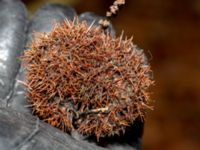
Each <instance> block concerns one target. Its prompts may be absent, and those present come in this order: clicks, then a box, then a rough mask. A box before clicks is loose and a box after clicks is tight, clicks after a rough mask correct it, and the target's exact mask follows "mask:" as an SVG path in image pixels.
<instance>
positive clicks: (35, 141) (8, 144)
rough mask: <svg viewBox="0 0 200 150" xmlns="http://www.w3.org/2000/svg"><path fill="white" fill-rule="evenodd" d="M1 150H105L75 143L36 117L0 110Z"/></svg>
mask: <svg viewBox="0 0 200 150" xmlns="http://www.w3.org/2000/svg"><path fill="white" fill-rule="evenodd" d="M0 118H1V119H0V127H1V130H0V146H1V150H18V149H24V150H25V149H26V150H47V149H48V150H106V149H104V148H101V147H97V146H95V145H94V144H90V143H87V142H83V141H76V140H74V139H73V138H72V137H71V136H69V135H68V134H65V133H63V132H62V131H60V130H59V129H56V128H54V127H52V126H50V125H48V124H46V123H44V122H42V121H40V120H39V119H36V117H34V116H32V115H30V114H27V113H22V112H17V111H14V110H9V109H8V108H0Z"/></svg>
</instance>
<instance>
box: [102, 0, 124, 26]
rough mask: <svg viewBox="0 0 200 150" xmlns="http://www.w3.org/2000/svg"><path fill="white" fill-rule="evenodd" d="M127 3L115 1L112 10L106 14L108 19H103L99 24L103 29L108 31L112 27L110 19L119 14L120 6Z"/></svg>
mask: <svg viewBox="0 0 200 150" xmlns="http://www.w3.org/2000/svg"><path fill="white" fill-rule="evenodd" d="M125 3H126V2H125V0H115V1H114V3H113V4H112V5H111V6H110V10H109V11H107V12H106V17H107V18H106V19H101V20H100V21H99V24H100V25H101V26H102V28H103V29H106V28H107V27H108V26H109V25H110V21H109V20H110V19H111V18H112V17H113V16H114V15H116V14H117V12H118V11H119V8H120V6H122V5H124V4H125Z"/></svg>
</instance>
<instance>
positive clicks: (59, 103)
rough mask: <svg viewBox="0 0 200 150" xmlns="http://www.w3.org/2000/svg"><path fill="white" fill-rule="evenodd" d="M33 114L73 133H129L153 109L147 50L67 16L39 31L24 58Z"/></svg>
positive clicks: (26, 82) (128, 40)
mask: <svg viewBox="0 0 200 150" xmlns="http://www.w3.org/2000/svg"><path fill="white" fill-rule="evenodd" d="M22 62H23V66H24V68H25V69H26V80H25V81H24V82H25V85H26V86H27V98H28V101H29V102H30V104H31V106H32V110H33V113H34V114H35V115H37V116H39V118H40V119H42V120H44V121H45V122H47V123H49V124H51V125H53V126H55V127H57V128H60V129H61V130H63V131H65V132H68V133H71V132H72V131H77V132H78V133H80V134H82V135H86V136H90V135H95V136H96V137H97V140H99V138H100V137H105V136H111V135H115V134H120V133H123V132H125V129H126V127H128V126H130V125H132V124H133V123H134V120H135V119H136V118H138V117H140V118H143V117H144V115H145V113H146V111H147V110H148V109H149V108H150V107H149V106H148V105H149V101H150V100H149V92H148V88H149V86H150V85H151V84H152V83H153V81H152V80H151V79H150V77H149V73H150V71H151V70H150V66H149V64H147V63H146V62H145V57H144V53H143V51H142V50H139V49H137V47H136V46H135V45H134V44H133V43H132V39H125V40H124V39H123V35H121V36H120V37H118V38H113V37H112V36H111V35H110V34H109V33H106V32H104V31H103V30H102V28H101V27H98V26H89V25H88V24H87V23H86V22H79V21H78V20H77V19H75V20H74V21H68V20H66V21H65V22H64V23H60V24H56V25H55V26H54V28H53V30H52V31H51V32H50V33H44V34H42V33H40V34H37V40H36V39H33V40H32V42H31V43H30V45H29V46H28V49H27V50H26V51H25V52H24V56H23V57H22Z"/></svg>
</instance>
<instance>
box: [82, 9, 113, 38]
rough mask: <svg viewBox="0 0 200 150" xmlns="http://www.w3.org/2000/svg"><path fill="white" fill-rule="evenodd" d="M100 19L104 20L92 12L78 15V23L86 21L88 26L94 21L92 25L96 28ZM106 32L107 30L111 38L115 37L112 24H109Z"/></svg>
mask: <svg viewBox="0 0 200 150" xmlns="http://www.w3.org/2000/svg"><path fill="white" fill-rule="evenodd" d="M101 19H105V17H102V16H99V15H97V14H95V13H93V12H84V13H82V14H80V15H79V20H80V21H86V22H87V23H88V24H92V23H93V21H95V22H94V25H96V26H99V20H101ZM107 30H108V32H110V33H111V35H112V36H113V37H114V36H115V29H114V27H113V25H112V23H110V25H109V27H108V29H107Z"/></svg>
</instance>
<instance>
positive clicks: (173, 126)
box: [24, 0, 200, 150]
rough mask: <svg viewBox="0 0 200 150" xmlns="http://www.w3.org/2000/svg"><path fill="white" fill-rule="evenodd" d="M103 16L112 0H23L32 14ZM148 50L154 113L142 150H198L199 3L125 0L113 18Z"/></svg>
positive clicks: (191, 0)
mask: <svg viewBox="0 0 200 150" xmlns="http://www.w3.org/2000/svg"><path fill="white" fill-rule="evenodd" d="M52 2H53V3H55V2H56V3H62V4H68V5H71V6H73V7H74V8H75V9H76V10H77V12H78V14H80V13H82V12H85V11H93V12H95V13H97V14H99V15H102V16H104V15H105V12H106V10H107V9H108V8H109V5H110V4H112V2H113V0H24V3H26V5H27V7H28V9H29V12H30V14H32V13H33V12H35V11H36V10H37V9H38V8H39V7H40V6H42V5H43V4H44V3H52ZM112 22H113V25H114V26H115V28H116V31H117V35H119V34H120V33H121V31H122V30H124V32H125V35H127V36H128V37H131V36H132V35H133V41H134V43H135V44H137V45H138V46H139V47H141V48H142V49H144V50H145V52H146V54H147V55H148V57H149V59H150V63H151V65H152V69H153V71H154V80H155V86H154V87H152V91H153V96H152V98H153V100H154V103H153V105H154V106H155V107H154V108H155V109H154V111H149V113H148V116H147V120H146V124H145V132H144V136H143V147H142V149H143V150H160V149H162V150H199V149H200V131H199V130H200V0H153V1H149V0H127V4H126V5H125V6H124V7H123V9H122V10H121V11H120V13H119V15H118V16H117V17H116V18H114V19H113V20H112Z"/></svg>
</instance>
